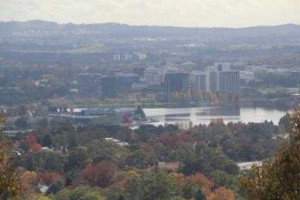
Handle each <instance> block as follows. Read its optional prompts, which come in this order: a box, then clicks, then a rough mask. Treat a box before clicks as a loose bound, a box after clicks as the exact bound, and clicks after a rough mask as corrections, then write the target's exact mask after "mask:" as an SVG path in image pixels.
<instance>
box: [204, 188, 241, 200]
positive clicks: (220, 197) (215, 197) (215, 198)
mask: <svg viewBox="0 0 300 200" xmlns="http://www.w3.org/2000/svg"><path fill="white" fill-rule="evenodd" d="M207 200H235V195H234V192H233V191H232V190H230V189H227V188H225V187H219V188H217V189H216V190H215V191H214V192H213V193H211V194H210V195H209V196H208V198H207Z"/></svg>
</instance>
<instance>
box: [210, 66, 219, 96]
mask: <svg viewBox="0 0 300 200" xmlns="http://www.w3.org/2000/svg"><path fill="white" fill-rule="evenodd" d="M209 91H211V92H217V91H219V72H218V71H211V72H209Z"/></svg>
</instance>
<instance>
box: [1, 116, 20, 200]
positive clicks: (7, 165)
mask: <svg viewBox="0 0 300 200" xmlns="http://www.w3.org/2000/svg"><path fill="white" fill-rule="evenodd" d="M3 122H4V118H3V117H2V116H1V115H0V128H1V127H2V126H1V125H2V124H3ZM8 147H9V145H8V143H7V142H6V141H5V140H4V138H3V136H2V132H1V130H0V199H15V198H16V197H17V196H18V195H19V185H18V180H17V175H16V171H15V168H14V166H13V165H12V164H11V162H10V158H9V153H8V152H9V148H8Z"/></svg>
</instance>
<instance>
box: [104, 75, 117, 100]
mask: <svg viewBox="0 0 300 200" xmlns="http://www.w3.org/2000/svg"><path fill="white" fill-rule="evenodd" d="M101 89H102V91H101V96H102V97H103V98H114V97H116V96H117V95H118V81H117V77H115V76H103V77H102V79H101Z"/></svg>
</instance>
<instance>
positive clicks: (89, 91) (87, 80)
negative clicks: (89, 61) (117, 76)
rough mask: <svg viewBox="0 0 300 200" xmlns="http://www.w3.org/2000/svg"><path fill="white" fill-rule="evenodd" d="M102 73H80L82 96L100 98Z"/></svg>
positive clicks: (79, 83)
mask: <svg viewBox="0 0 300 200" xmlns="http://www.w3.org/2000/svg"><path fill="white" fill-rule="evenodd" d="M101 77H102V76H101V74H89V73H86V74H79V76H78V94H79V95H80V96H82V97H93V98H99V97H100V96H101Z"/></svg>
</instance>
